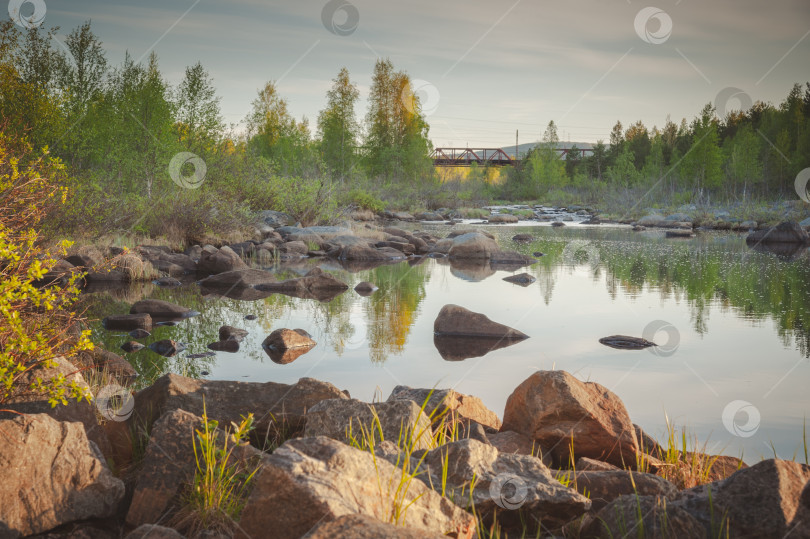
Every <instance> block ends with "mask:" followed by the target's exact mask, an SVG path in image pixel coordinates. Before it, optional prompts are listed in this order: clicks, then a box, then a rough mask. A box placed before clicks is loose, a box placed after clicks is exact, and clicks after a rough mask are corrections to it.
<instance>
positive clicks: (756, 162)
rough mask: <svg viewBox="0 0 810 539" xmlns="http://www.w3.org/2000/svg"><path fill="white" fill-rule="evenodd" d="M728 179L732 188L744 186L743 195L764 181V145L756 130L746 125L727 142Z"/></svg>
mask: <svg viewBox="0 0 810 539" xmlns="http://www.w3.org/2000/svg"><path fill="white" fill-rule="evenodd" d="M725 150H726V151H725V154H726V177H727V178H728V179H729V181H730V183H731V185H732V186H742V188H743V195H745V194H746V193H747V192H748V191H749V189H751V188H752V187H753V186H755V185H756V184H758V183H760V182H761V180H762V162H761V161H760V157H759V156H760V152H761V150H762V143H761V139H760V137H759V136H757V135H756V134H755V133H754V129H753V128H752V127H751V126H750V125H749V124H745V125H743V126H742V127H741V128H740V129H738V130H737V133H736V134H735V135H734V138H731V139H728V140H726V144H725Z"/></svg>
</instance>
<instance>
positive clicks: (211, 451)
mask: <svg viewBox="0 0 810 539" xmlns="http://www.w3.org/2000/svg"><path fill="white" fill-rule="evenodd" d="M218 426H219V424H218V422H217V421H216V420H213V419H208V414H207V412H206V409H205V403H204V402H203V415H202V427H201V428H199V429H195V436H194V439H193V444H194V445H193V447H194V458H195V460H196V463H197V469H196V471H195V473H194V479H193V481H192V483H191V486H190V488H189V489H188V490H187V492H186V493H185V495H184V496H183V507H182V508H181V509H180V511H179V512H178V514H177V515H176V516H175V520H174V525H175V527H176V528H177V529H179V530H182V531H184V532H185V533H186V535H188V536H190V537H193V536H196V535H198V534H199V533H201V532H203V531H205V530H213V531H215V532H220V533H223V534H225V535H226V536H231V535H232V534H233V533H234V532H235V531H236V526H235V523H236V522H237V521H238V520H239V515H240V513H241V512H242V509H243V508H244V505H245V502H246V501H247V496H248V494H249V489H250V484H251V481H252V480H253V477H254V476H255V474H256V472H257V471H258V470H259V466H258V465H250V464H247V463H245V462H242V461H239V460H238V459H237V457H236V456H235V455H234V451H235V450H236V449H237V448H238V447H239V446H240V444H244V443H245V441H246V439H247V437H248V435H249V433H250V431H251V429H252V428H253V414H248V415H247V416H242V421H241V422H240V423H239V424H238V425H237V424H236V423H231V427H230V428H226V429H225V430H224V432H223V431H220V430H219V429H218Z"/></svg>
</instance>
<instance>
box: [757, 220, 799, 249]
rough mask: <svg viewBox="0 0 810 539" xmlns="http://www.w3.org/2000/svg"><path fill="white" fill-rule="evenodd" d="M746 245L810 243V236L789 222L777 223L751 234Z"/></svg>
mask: <svg viewBox="0 0 810 539" xmlns="http://www.w3.org/2000/svg"><path fill="white" fill-rule="evenodd" d="M745 241H746V243H748V244H751V243H801V244H805V243H810V235H808V233H807V231H806V230H804V229H803V228H802V227H801V226H800V225H799V224H798V223H795V222H792V221H789V222H783V223H779V224H778V225H776V226H775V227H771V228H768V229H766V230H757V231H755V232H751V233H750V234H749V235H748V237H747V238H745Z"/></svg>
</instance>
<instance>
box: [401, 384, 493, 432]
mask: <svg viewBox="0 0 810 539" xmlns="http://www.w3.org/2000/svg"><path fill="white" fill-rule="evenodd" d="M401 400H408V401H413V402H415V403H416V404H417V405H418V406H420V407H422V405H423V404H424V405H425V406H424V410H425V413H426V414H427V415H428V416H429V417H444V416H451V417H452V418H453V419H462V418H463V419H468V420H472V421H475V422H477V423H480V424H481V425H485V426H487V427H490V428H493V429H496V430H497V429H500V428H501V420H500V419H498V415H497V414H496V413H495V412H493V411H492V410H490V409H489V408H487V407H486V406H484V403H483V402H481V399H479V398H478V397H473V396H471V395H465V394H463V393H459V392H457V391H456V390H454V389H416V388H412V387H408V386H396V387H395V388H394V390H393V391H392V392H391V395H389V397H388V402H394V401H401ZM425 402H427V404H425Z"/></svg>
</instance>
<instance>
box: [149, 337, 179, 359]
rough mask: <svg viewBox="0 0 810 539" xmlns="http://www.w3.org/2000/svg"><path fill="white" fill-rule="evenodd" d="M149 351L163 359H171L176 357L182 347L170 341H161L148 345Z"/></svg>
mask: <svg viewBox="0 0 810 539" xmlns="http://www.w3.org/2000/svg"><path fill="white" fill-rule="evenodd" d="M149 349H150V350H152V351H153V352H154V353H156V354H160V355H161V356H163V357H172V356H175V355H177V353H178V352H180V351H181V350H183V349H184V347H183V346H182V345H181V344H180V343H178V342H177V341H174V340H172V339H162V340H159V341H155V342H153V343H152V344H150V345H149Z"/></svg>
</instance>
